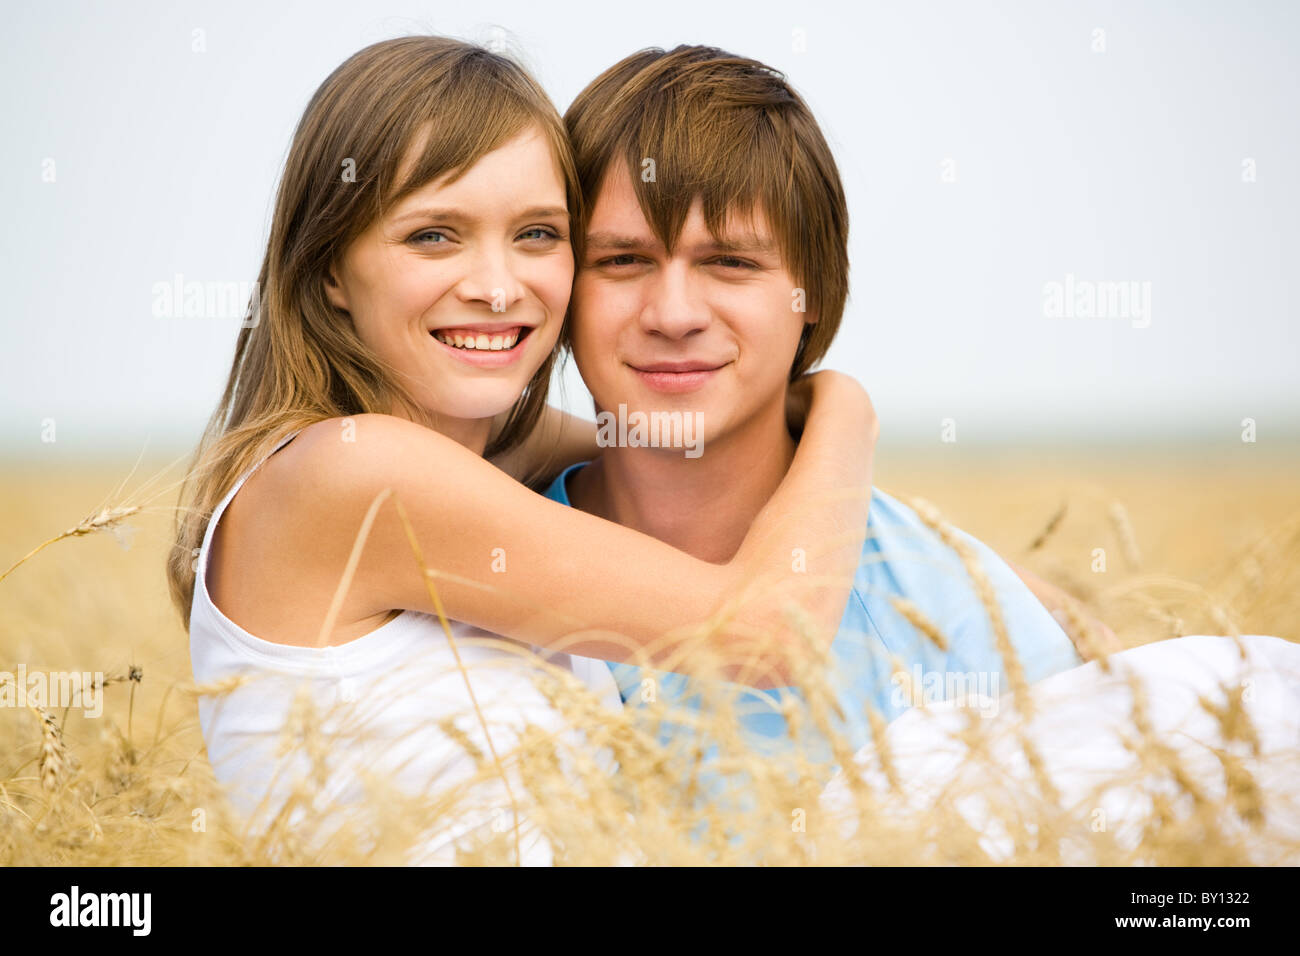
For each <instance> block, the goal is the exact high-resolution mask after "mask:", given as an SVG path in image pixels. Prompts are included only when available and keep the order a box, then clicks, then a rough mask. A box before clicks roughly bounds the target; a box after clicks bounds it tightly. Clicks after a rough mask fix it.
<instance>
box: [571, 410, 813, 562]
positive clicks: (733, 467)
mask: <svg viewBox="0 0 1300 956" xmlns="http://www.w3.org/2000/svg"><path fill="white" fill-rule="evenodd" d="M794 451H795V442H794V439H793V438H791V437H790V432H789V431H788V429H787V428H786V422H785V397H784V395H782V396H781V397H780V400H779V402H778V403H776V404H774V405H773V406H772V407H770V408H767V409H764V410H762V411H761V412H760V413H759V414H757V415H755V416H754V417H753V418H751V419H750V420H749V421H748V422H746V423H744V424H743V425H741V426H739V427H738V428H737V429H735V430H734V431H732V432H731V433H729V434H728V435H726V436H725V437H724V438H721V439H713V440H711V441H709V442H706V443H705V445H704V453H703V454H702V455H701V456H700V457H699V458H687V457H685V455H683V453H682V452H681V450H679V449H667V448H607V449H605V450H604V451H603V452H602V453H601V456H600V457H599V458H597V459H596V460H595V461H593V462H592V463H591V464H590V465H588V466H587V467H585V468H581V469H579V470H578V471H577V472H576V473H575V474H574V476H573V479H572V481H570V483H569V489H568V490H569V500H570V502H571V503H572V504H573V506H574V507H576V508H580V509H582V510H583V511H587V512H590V513H591V514H594V515H598V516H600V517H602V518H607V519H609V520H610V521H616V522H618V523H619V524H621V525H625V526H626V527H629V528H635V529H636V530H638V531H641V532H644V533H645V534H648V535H651V536H653V537H655V538H658V539H659V540H660V541H663V542H665V543H666V544H671V545H672V546H673V547H675V548H678V549H680V550H682V551H685V552H687V553H688V554H691V555H694V556H695V557H697V558H699V559H701V560H703V561H711V562H714V563H719V564H720V563H722V562H725V561H728V560H730V559H731V558H732V557H733V556H734V555H735V553H736V552H737V551H738V550H739V549H740V545H741V542H742V541H744V540H745V535H746V534H747V533H748V532H749V526H750V525H751V524H752V523H753V521H754V518H755V517H757V515H758V513H759V511H760V510H762V508H763V506H764V505H765V504H767V501H768V499H769V498H771V497H772V494H773V493H774V492H775V491H776V489H777V487H778V486H779V485H780V484H781V481H782V479H784V478H785V473H786V472H787V471H788V470H789V468H790V463H791V461H792V460H793V459H794Z"/></svg>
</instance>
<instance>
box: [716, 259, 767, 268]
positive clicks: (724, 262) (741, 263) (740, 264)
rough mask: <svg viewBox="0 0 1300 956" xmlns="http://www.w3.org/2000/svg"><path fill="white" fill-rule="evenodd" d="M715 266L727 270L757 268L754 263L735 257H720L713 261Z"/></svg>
mask: <svg viewBox="0 0 1300 956" xmlns="http://www.w3.org/2000/svg"><path fill="white" fill-rule="evenodd" d="M713 262H714V264H716V265H720V266H723V267H725V268H727V269H754V268H757V267H756V266H755V265H754V263H752V262H749V261H748V260H746V259H737V258H736V257H735V256H718V257H717V258H716V259H714V260H713Z"/></svg>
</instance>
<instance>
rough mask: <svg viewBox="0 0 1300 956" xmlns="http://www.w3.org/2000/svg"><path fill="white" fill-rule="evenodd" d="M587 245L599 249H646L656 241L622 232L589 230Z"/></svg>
mask: <svg viewBox="0 0 1300 956" xmlns="http://www.w3.org/2000/svg"><path fill="white" fill-rule="evenodd" d="M586 245H588V246H593V247H595V248H597V249H644V248H645V247H647V246H651V245H655V243H654V241H653V240H649V239H638V238H637V237H636V236H629V235H627V234H625V233H621V232H589V233H587V237H586Z"/></svg>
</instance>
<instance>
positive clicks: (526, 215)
mask: <svg viewBox="0 0 1300 956" xmlns="http://www.w3.org/2000/svg"><path fill="white" fill-rule="evenodd" d="M553 216H560V217H563V218H565V219H568V218H569V210H568V208H567V207H565V206H534V207H533V208H531V209H525V210H523V211H522V212H521V213H519V215H518V216H517V217H516V218H518V219H550V218H552V217H553ZM408 219H441V220H444V221H447V222H476V221H477V219H478V217H476V216H472V215H470V214H469V213H467V212H465V211H464V210H462V209H455V208H451V207H443V208H439V207H432V206H431V207H428V208H422V209H412V210H411V211H410V212H405V213H403V214H402V215H400V216H398V217H397V218H396V219H394V220H393V222H394V223H395V224H396V223H399V222H406V221H407V220H408Z"/></svg>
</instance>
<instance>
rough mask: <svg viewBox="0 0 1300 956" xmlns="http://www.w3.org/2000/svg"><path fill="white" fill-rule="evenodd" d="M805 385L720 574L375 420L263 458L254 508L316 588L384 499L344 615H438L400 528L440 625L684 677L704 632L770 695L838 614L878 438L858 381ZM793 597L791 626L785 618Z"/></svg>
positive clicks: (406, 429)
mask: <svg viewBox="0 0 1300 956" xmlns="http://www.w3.org/2000/svg"><path fill="white" fill-rule="evenodd" d="M817 385H818V387H817V388H816V389H815V390H814V394H813V398H812V408H811V410H810V413H809V419H808V423H807V425H806V427H805V430H804V435H803V440H802V441H801V442H800V445H799V447H798V450H797V453H796V455H795V459H794V462H793V464H792V465H791V467H790V470H789V472H788V473H787V475H786V478H785V480H784V481H783V482H782V484H781V486H780V487H779V488H778V489H777V491H776V493H775V494H774V495H773V496H772V498H771V499H770V500H769V501H768V503H767V505H766V506H765V507H764V508H763V509H762V511H761V512H760V513H759V515H758V517H757V518H756V519H755V521H754V523H753V525H752V527H751V529H750V532H749V534H748V535H747V537H746V538H745V541H744V543H743V544H742V545H741V548H740V550H739V552H738V553H737V554H736V556H735V557H734V558H733V559H732V560H731V561H730V562H728V563H727V564H724V565H717V564H710V563H708V562H705V561H700V560H698V559H696V558H693V557H691V556H690V555H687V554H685V553H684V552H681V551H678V550H677V549H675V548H672V547H670V546H669V545H666V544H664V543H663V542H661V541H658V540H656V539H654V538H652V537H649V536H648V535H644V534H641V533H640V532H637V531H633V530H631V529H628V528H624V527H621V526H619V525H617V524H614V523H612V522H608V521H605V520H603V519H600V518H597V517H594V516H592V515H589V514H586V513H584V512H582V511H579V510H577V509H573V508H566V507H564V506H563V505H560V504H558V503H556V502H553V501H549V500H547V499H545V498H543V497H541V496H540V495H537V494H535V493H533V492H531V491H529V490H528V489H526V488H524V487H523V486H521V485H520V484H519V483H518V482H516V481H514V480H512V479H511V478H509V477H508V476H507V475H505V474H504V473H503V472H501V471H500V470H499V469H497V468H495V467H493V466H492V465H490V464H489V463H488V462H486V461H484V460H483V459H482V458H480V457H478V456H476V455H474V454H473V453H472V452H470V451H469V450H467V449H465V448H464V447H463V446H461V445H459V444H457V443H456V442H454V441H452V440H450V439H448V438H446V437H444V436H442V435H440V434H438V433H437V432H434V431H431V430H430V429H427V428H424V427H423V426H420V425H416V424H414V423H411V422H408V421H405V420H402V419H398V418H393V417H389V416H384V415H360V416H356V417H355V418H354V419H353V421H354V422H355V441H352V442H348V443H343V442H340V441H339V438H338V432H339V429H338V426H337V423H335V422H332V421H327V422H320V423H317V424H316V425H312V426H310V427H309V428H307V429H305V430H304V431H303V432H302V433H301V434H300V435H299V436H298V438H297V439H295V440H294V441H293V442H291V443H290V444H289V445H288V446H286V448H285V449H284V450H282V451H281V452H280V453H278V454H277V455H276V456H274V458H273V459H272V462H275V459H279V458H281V456H284V460H283V461H281V462H278V463H276V467H275V468H274V469H272V473H271V474H268V475H267V476H266V477H267V478H268V479H270V482H268V483H266V484H264V485H263V490H262V492H261V495H260V497H262V500H264V501H275V502H277V503H278V504H279V507H281V508H282V509H284V510H285V512H286V513H288V514H289V515H290V516H291V517H290V518H289V519H288V521H287V525H288V526H287V527H284V528H282V529H281V528H278V529H277V533H278V536H280V537H284V538H285V540H296V541H310V542H311V546H310V547H308V548H301V549H298V550H295V551H290V552H289V553H290V554H291V555H292V559H293V562H294V563H295V564H296V565H297V567H295V569H294V571H295V573H296V574H297V576H296V577H295V582H296V583H297V584H298V585H300V586H302V587H305V588H312V589H313V590H319V589H320V588H321V586H322V585H327V586H328V589H329V591H330V593H332V592H333V589H334V588H335V587H336V586H337V584H338V582H339V580H340V577H341V575H342V571H343V568H344V567H345V565H346V564H347V563H348V559H349V557H350V556H351V555H352V552H353V545H354V542H355V540H356V538H357V535H358V530H359V529H360V528H361V527H362V524H363V522H364V520H365V519H366V516H367V512H368V511H370V510H371V506H372V504H373V503H374V502H375V501H376V499H377V498H379V497H380V496H381V495H383V494H385V493H387V494H389V495H391V497H390V498H388V499H387V500H384V501H383V503H382V504H381V505H380V506H379V507H378V508H377V510H376V511H375V512H374V518H373V525H372V527H371V528H370V531H369V536H368V539H367V541H366V542H365V544H364V546H363V548H362V549H361V551H360V557H359V559H358V560H357V562H356V565H355V574H354V576H353V578H352V580H351V583H350V586H349V588H348V592H347V597H346V600H345V602H344V604H343V608H344V616H343V618H342V619H343V620H361V619H363V618H366V617H368V616H372V615H375V614H377V613H381V612H382V611H384V610H386V609H391V608H410V609H414V610H420V611H425V612H428V613H434V612H436V611H437V610H438V608H437V606H436V604H435V601H434V598H433V596H432V595H431V593H430V590H429V587H428V586H427V584H426V581H425V578H424V575H422V574H421V573H420V571H419V569H418V567H417V563H416V560H415V558H414V557H413V554H412V542H411V540H410V538H408V524H407V522H409V531H410V533H411V535H412V536H413V538H414V541H415V543H416V544H417V545H418V548H419V550H420V551H421V552H422V554H423V557H424V561H425V562H426V564H427V566H428V567H429V568H430V569H431V570H432V571H433V572H434V574H433V575H432V576H431V578H430V580H431V582H432V584H433V585H434V587H435V589H436V593H437V596H438V599H439V600H440V602H441V604H442V608H443V610H444V611H445V613H446V615H447V617H449V618H452V619H455V620H460V621H465V622H468V623H470V624H473V625H476V626H478V627H481V628H484V629H486V630H489V631H493V632H495V633H498V634H502V635H505V636H508V637H511V638H514V639H516V640H520V641H526V642H528V643H530V644H536V645H541V646H545V647H548V648H552V649H555V650H563V651H569V652H572V653H576V654H582V655H585V656H590V657H600V658H604V659H606V660H619V661H621V660H629V659H637V660H643V661H644V662H647V663H650V664H652V665H653V666H656V667H661V668H663V669H667V670H687V671H696V672H699V671H700V670H701V669H707V666H708V665H707V664H706V663H705V662H704V661H703V660H702V658H703V657H705V656H707V655H705V654H702V652H701V645H700V644H699V643H698V641H699V635H700V633H701V625H703V624H705V623H706V622H711V623H712V624H713V625H714V627H713V629H712V630H711V631H710V632H709V634H708V642H707V647H708V648H709V649H711V650H713V651H715V652H717V653H718V654H719V655H720V656H721V658H722V661H721V664H722V666H723V671H722V675H721V676H724V677H726V678H727V679H731V680H740V681H743V682H746V683H751V684H755V685H757V686H781V685H784V684H787V683H790V677H791V675H792V674H793V673H794V666H795V665H794V660H795V658H796V657H797V656H798V653H799V652H800V651H801V650H802V649H803V645H802V643H801V641H802V639H803V638H802V637H801V635H802V634H805V633H806V634H807V635H809V636H810V638H811V639H812V640H815V641H818V642H820V643H821V645H822V646H823V647H825V646H828V645H829V643H830V641H831V640H832V639H833V637H834V634H835V632H836V630H837V628H838V625H839V621H840V618H841V616H842V615H843V610H844V606H845V603H846V601H847V599H848V595H849V592H850V589H851V586H852V581H853V576H854V573H855V571H856V568H857V563H858V560H859V558H860V555H861V548H862V542H863V538H864V536H865V533H866V516H867V505H868V501H869V495H870V486H871V459H872V451H873V448H874V443H875V438H876V435H877V433H878V425H877V423H876V419H875V413H874V409H873V408H872V406H871V402H870V399H869V398H868V397H867V395H866V392H865V391H864V390H863V389H862V388H861V386H859V385H858V384H857V383H856V382H854V381H853V380H852V379H849V378H847V377H846V376H842V375H838V374H837V373H820V375H819V377H818V383H817ZM268 464H271V463H270V462H269V463H268ZM277 484H279V485H280V487H276V485H277ZM719 493H720V494H725V489H719ZM399 503H400V506H401V509H402V511H404V513H405V515H406V518H407V522H404V521H403V520H402V518H401V516H400V515H399V509H398V508H397V507H396V505H397V504H399ZM286 536H287V537H286ZM800 554H802V558H799V557H798V556H799V555H800ZM791 601H793V602H795V603H796V604H798V605H799V607H801V608H802V612H801V613H802V616H803V621H802V622H792V621H791V619H790V618H789V617H788V615H787V607H788V605H789V604H790V602H791ZM323 612H324V608H323V606H322V619H323V617H324V613H323ZM687 649H690V651H691V656H690V659H689V660H684V659H683V657H682V655H683V654H684V653H685V652H686V651H687ZM640 652H644V653H645V655H646V657H645V658H641V657H639V656H638V655H639V653H640ZM715 676H717V675H716V672H715Z"/></svg>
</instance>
